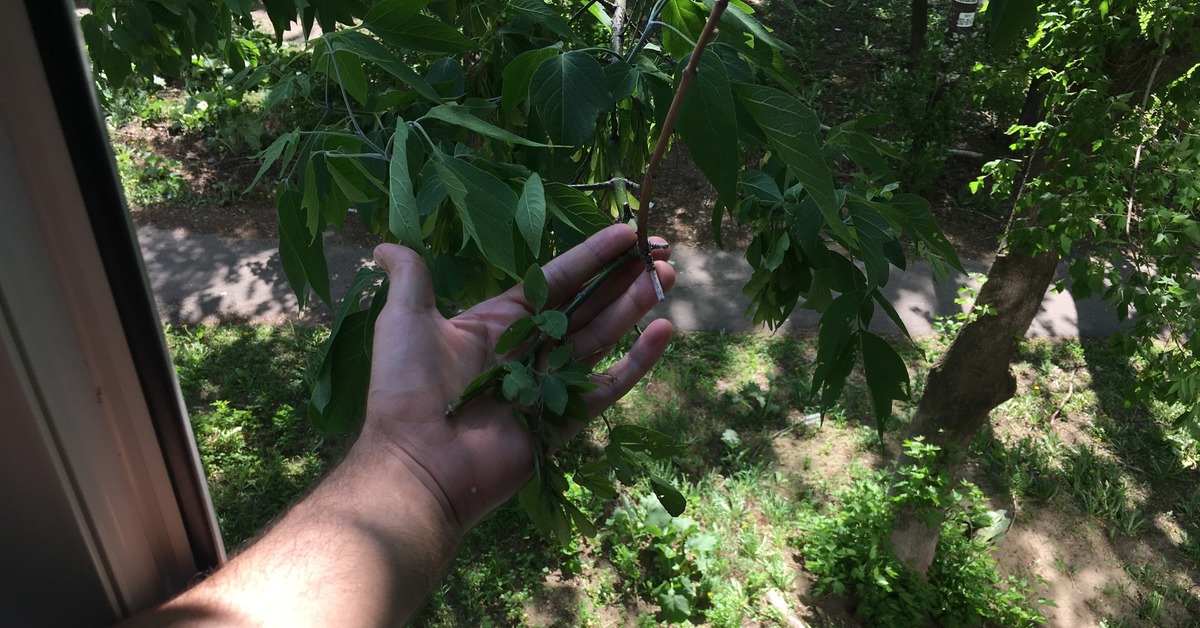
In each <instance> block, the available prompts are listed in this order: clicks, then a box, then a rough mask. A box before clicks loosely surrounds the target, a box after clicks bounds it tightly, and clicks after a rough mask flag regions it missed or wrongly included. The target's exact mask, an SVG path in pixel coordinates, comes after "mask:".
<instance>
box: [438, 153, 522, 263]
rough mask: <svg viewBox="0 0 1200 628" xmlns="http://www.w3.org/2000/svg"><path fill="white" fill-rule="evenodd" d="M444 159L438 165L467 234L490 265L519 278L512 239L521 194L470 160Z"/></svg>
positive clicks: (440, 175) (439, 172)
mask: <svg viewBox="0 0 1200 628" xmlns="http://www.w3.org/2000/svg"><path fill="white" fill-rule="evenodd" d="M440 157H441V158H440V159H438V160H436V161H435V163H434V166H435V167H436V168H437V173H438V176H439V177H440V178H441V180H442V185H444V186H445V187H446V191H447V192H448V193H449V194H450V199H451V200H452V201H454V206H455V208H456V209H458V216H459V218H461V219H462V222H463V227H464V229H466V232H467V234H468V235H470V236H471V239H473V240H474V241H475V242H476V243H478V244H479V249H480V251H482V252H483V255H484V257H486V258H487V260H488V261H489V262H491V263H492V264H493V265H494V266H496V267H497V268H499V269H501V270H503V271H504V272H506V273H508V274H509V275H511V276H512V277H517V276H518V275H517V268H516V257H515V250H514V247H513V238H512V221H513V218H514V217H515V216H516V213H517V195H516V194H515V193H514V192H513V191H512V189H510V188H509V187H508V186H507V185H505V184H504V182H503V181H501V180H499V179H497V178H496V177H495V176H493V175H491V174H489V173H487V172H485V171H483V170H480V169H479V168H476V167H475V166H473V165H471V164H469V163H467V162H466V161H463V160H461V159H448V158H445V156H444V155H443V156H440Z"/></svg>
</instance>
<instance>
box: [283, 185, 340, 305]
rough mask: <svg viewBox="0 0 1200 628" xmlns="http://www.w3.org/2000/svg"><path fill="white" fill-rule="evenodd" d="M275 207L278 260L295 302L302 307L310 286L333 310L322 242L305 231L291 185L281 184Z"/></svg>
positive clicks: (301, 211) (297, 193) (295, 191)
mask: <svg viewBox="0 0 1200 628" xmlns="http://www.w3.org/2000/svg"><path fill="white" fill-rule="evenodd" d="M275 206H276V209H277V210H278V212H279V260H280V262H281V263H282V264H283V272H284V274H285V275H287V278H288V283H290V284H291V285H292V290H293V291H294V292H295V293H296V300H297V301H298V302H299V305H300V307H301V308H303V307H304V306H305V304H306V303H307V302H308V290H307V287H308V286H310V285H311V286H312V288H313V292H316V293H317V296H319V297H321V300H322V301H324V302H325V303H326V304H330V307H332V305H331V304H332V303H333V299H332V298H331V297H330V294H329V268H328V266H327V265H326V263H325V249H324V240H322V239H321V238H320V237H316V238H314V237H313V236H312V234H310V233H309V231H308V229H307V228H306V226H305V220H304V210H303V207H302V201H301V196H300V193H299V191H297V190H296V188H295V187H294V186H292V185H291V184H290V183H286V182H285V183H283V184H281V185H280V186H279V189H278V190H277V191H276V193H275Z"/></svg>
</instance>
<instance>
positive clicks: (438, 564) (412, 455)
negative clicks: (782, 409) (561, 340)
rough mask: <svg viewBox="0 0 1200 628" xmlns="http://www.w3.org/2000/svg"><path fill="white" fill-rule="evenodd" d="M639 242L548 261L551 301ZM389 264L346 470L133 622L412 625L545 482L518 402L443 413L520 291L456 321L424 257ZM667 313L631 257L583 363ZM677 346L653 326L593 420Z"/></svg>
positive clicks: (607, 237) (598, 240) (518, 309)
mask: <svg viewBox="0 0 1200 628" xmlns="http://www.w3.org/2000/svg"><path fill="white" fill-rule="evenodd" d="M635 240H636V236H635V234H634V232H633V230H632V229H630V228H629V227H626V226H623V225H618V226H614V227H610V228H608V229H605V230H604V231H601V232H600V233H598V234H596V235H594V236H592V237H591V238H589V239H588V240H587V241H586V242H584V243H583V244H581V245H579V246H577V247H575V248H574V249H572V250H570V251H568V252H567V253H565V254H563V255H561V256H560V257H558V258H557V259H555V260H554V261H553V262H551V263H549V264H547V265H546V267H545V269H544V271H545V274H546V278H547V280H548V282H549V287H550V298H549V300H548V302H547V305H554V304H562V303H565V302H566V301H569V300H570V299H571V297H573V296H574V295H575V293H576V292H578V290H579V288H580V287H581V285H583V284H584V283H586V282H587V281H588V280H589V279H591V278H592V277H593V276H595V275H596V273H598V272H599V271H600V270H601V269H602V268H603V267H604V266H605V265H606V264H607V263H608V262H610V261H611V260H614V259H616V258H617V257H618V256H619V255H620V254H621V253H623V252H625V251H626V250H628V249H629V248H630V247H631V246H633V244H634V242H635ZM656 254H657V255H659V256H660V257H663V258H665V255H666V252H665V251H656ZM375 260H376V262H378V263H379V265H380V266H381V267H383V269H384V270H385V271H387V272H388V274H389V276H390V278H391V289H390V291H389V294H388V301H387V304H386V305H385V307H384V309H383V310H382V312H381V313H380V315H379V320H378V322H377V323H376V326H375V344H374V353H373V363H372V369H371V386H370V392H369V395H368V400H367V417H366V423H365V424H364V426H363V430H362V434H361V435H360V436H359V439H358V441H357V442H355V444H354V446H353V447H352V448H351V450H350V453H349V454H348V455H347V457H346V460H345V461H344V462H342V464H341V465H339V466H338V467H337V468H336V469H335V470H334V471H333V472H332V473H331V474H330V475H329V476H328V477H327V478H325V480H324V481H322V482H321V483H320V485H318V486H317V488H316V490H315V491H314V492H313V493H312V494H311V495H310V496H309V497H307V498H306V499H305V500H303V501H302V502H300V503H299V504H297V505H296V506H295V507H293V508H292V510H291V511H290V512H288V514H287V515H286V516H284V517H283V519H282V520H280V521H279V523H278V524H276V525H275V526H274V527H273V528H272V529H271V530H270V531H269V532H268V533H267V534H266V535H264V536H263V537H262V538H261V539H259V540H258V541H257V542H255V543H254V544H253V545H251V546H250V547H249V548H248V549H247V550H246V551H244V552H242V553H241V554H239V555H238V556H237V557H235V558H234V559H233V560H232V561H230V562H229V564H227V565H225V566H224V567H223V568H221V569H220V570H218V571H217V572H215V573H214V574H213V575H212V576H211V577H209V578H208V579H207V580H205V581H203V582H202V583H201V584H199V585H197V586H196V587H195V588H193V589H191V590H189V591H187V592H185V593H184V594H182V595H181V596H179V597H178V598H176V599H175V600H173V601H171V602H169V603H167V604H166V605H164V606H163V607H160V608H158V609H156V610H155V611H152V612H150V613H147V614H143V615H141V616H138V617H137V618H134V620H133V622H132V625H161V624H168V623H175V622H180V621H182V622H189V623H191V622H201V623H211V624H213V625H235V624H255V625H258V624H278V625H288V626H297V625H322V626H324V625H349V626H369V625H386V624H393V623H399V622H401V621H403V620H404V619H405V618H407V617H408V616H410V615H411V614H412V613H413V612H414V611H415V610H416V609H417V608H419V607H420V605H421V604H422V602H423V601H424V599H425V597H426V595H427V594H428V593H429V592H430V591H431V590H432V588H433V587H434V586H435V585H436V583H437V582H438V581H439V580H440V579H441V578H442V576H443V574H444V572H445V569H446V567H447V565H448V564H449V562H450V560H451V558H453V556H454V552H455V549H456V548H457V546H458V543H459V541H460V540H461V539H462V537H463V535H465V534H466V532H467V531H468V530H469V529H470V528H471V526H473V525H474V524H475V523H477V522H478V521H479V520H480V519H481V518H482V517H483V516H484V515H486V514H487V513H488V512H490V511H491V510H492V509H494V508H496V507H497V506H499V505H501V504H503V503H504V502H505V501H506V500H507V499H509V498H510V497H511V496H512V495H513V494H515V493H516V492H517V490H519V489H520V487H521V486H522V485H523V484H524V482H525V481H526V480H527V479H528V478H529V476H530V475H531V474H532V470H533V467H532V461H533V454H534V448H535V447H537V446H539V445H538V443H536V442H535V441H534V439H533V437H532V436H530V435H529V434H528V433H527V432H526V431H525V430H524V429H523V428H521V427H520V426H519V425H518V424H517V422H516V421H514V420H513V418H512V413H511V410H510V409H509V407H508V406H507V405H506V404H501V403H499V402H497V401H494V400H492V399H490V398H484V397H481V398H478V399H475V400H473V401H472V402H471V403H469V404H468V405H466V406H465V407H464V408H463V409H462V410H461V411H460V412H459V413H457V414H456V415H454V416H453V417H447V416H446V415H445V409H446V407H447V405H448V404H451V403H453V402H454V401H455V400H457V398H458V395H459V394H460V393H461V392H462V391H463V389H464V388H465V387H466V385H467V383H469V382H470V381H471V380H472V379H473V378H474V377H475V376H476V375H478V374H479V373H481V372H482V371H483V370H484V369H486V368H487V367H489V366H491V365H492V364H494V363H495V362H496V361H497V356H496V355H495V354H494V353H493V351H492V348H493V347H494V346H495V344H496V340H497V339H498V338H499V336H500V334H501V333H503V331H504V330H505V329H506V328H507V326H508V325H509V324H511V323H512V322H513V321H515V320H516V319H518V318H520V317H522V316H526V315H528V314H529V313H530V308H529V304H528V303H526V302H525V300H524V297H523V296H522V291H521V287H520V286H517V287H515V288H513V289H512V290H509V291H508V292H506V293H505V294H503V295H501V296H499V297H496V298H494V299H491V300H489V301H486V302H484V303H481V304H479V305H478V306H476V307H474V308H471V309H470V310H468V311H466V312H464V313H462V314H461V315H459V316H456V317H455V318H453V319H449V320H447V319H445V318H443V317H442V316H441V315H440V314H439V313H438V311H437V308H436V307H435V301H434V296H433V288H432V285H431V282H430V278H429V273H428V272H427V270H426V268H425V265H424V263H423V262H422V260H421V258H420V256H419V255H417V254H416V253H415V252H413V251H411V250H409V249H405V248H403V247H400V246H396V245H386V244H385V245H381V246H380V247H378V248H377V249H376V250H375ZM656 266H657V270H658V274H659V277H660V279H661V281H662V283H663V286H664V287H665V288H670V286H671V285H672V284H673V283H674V278H675V276H674V271H673V270H672V269H671V267H670V266H669V265H668V264H666V263H665V262H664V261H662V260H661V259H660V261H657V262H656ZM656 302H657V299H656V297H655V295H654V291H653V288H652V286H651V284H650V279H649V276H648V274H647V273H646V272H645V266H644V265H643V263H642V261H641V260H640V259H636V258H633V259H630V260H629V262H628V264H627V266H626V267H624V268H622V269H621V270H620V271H618V273H617V274H615V275H614V276H613V277H611V278H610V279H609V280H608V281H607V282H606V284H605V285H604V286H602V287H601V288H600V289H599V290H597V291H596V292H595V293H594V294H593V295H592V296H591V297H590V298H589V299H588V301H587V302H586V303H585V304H584V305H583V306H582V307H581V308H580V309H579V310H578V311H577V312H576V313H575V314H574V315H573V317H572V320H571V327H570V330H569V332H568V336H569V337H568V340H569V341H570V342H572V343H573V346H574V352H575V354H576V356H577V357H578V358H579V359H585V360H598V359H599V357H600V356H601V355H602V354H603V353H604V352H605V351H606V349H607V348H609V347H611V346H612V345H614V344H616V343H617V341H618V340H620V338H621V337H622V336H623V335H624V334H625V333H626V332H627V331H628V330H629V329H631V328H632V327H633V325H634V324H636V323H637V321H638V320H639V319H641V317H642V316H643V315H644V314H645V313H646V312H648V311H649V310H650V308H651V307H653V306H654V304H655V303H656ZM670 336H671V325H670V323H668V322H666V321H661V320H660V321H655V322H654V323H652V324H651V325H649V326H648V327H647V328H646V330H645V331H644V332H643V334H642V336H641V338H640V339H639V340H638V342H637V343H636V344H635V345H634V347H633V349H631V350H630V352H629V353H628V354H626V355H625V356H624V357H623V358H621V360H620V361H618V362H617V363H616V364H615V365H614V366H613V367H612V368H610V369H609V370H608V373H607V375H608V376H607V377H604V378H597V383H598V384H599V386H598V388H597V389H596V390H594V391H592V392H590V393H588V394H587V401H588V407H589V409H590V411H591V416H596V415H598V414H600V413H601V412H603V411H604V410H605V409H606V408H608V407H609V406H611V405H612V404H613V403H615V402H616V401H617V400H618V399H620V398H621V396H623V395H624V394H625V393H627V392H628V391H629V389H630V388H632V387H633V385H634V384H635V383H636V382H637V381H638V380H639V379H641V377H642V376H643V375H645V373H646V372H647V371H648V370H649V369H650V367H651V366H652V365H653V364H654V363H655V362H656V361H657V360H658V358H659V357H660V356H661V355H662V352H663V350H664V349H665V348H666V346H667V342H668V340H669V339H670Z"/></svg>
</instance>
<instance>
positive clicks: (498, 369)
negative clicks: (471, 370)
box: [459, 363, 504, 399]
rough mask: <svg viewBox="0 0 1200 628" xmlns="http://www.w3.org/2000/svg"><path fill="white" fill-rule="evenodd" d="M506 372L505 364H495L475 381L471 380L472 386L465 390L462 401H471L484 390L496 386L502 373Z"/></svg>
mask: <svg viewBox="0 0 1200 628" xmlns="http://www.w3.org/2000/svg"><path fill="white" fill-rule="evenodd" d="M503 371H504V364H503V363H501V364H493V365H491V366H490V367H488V369H487V370H485V371H484V372H482V373H480V374H479V375H478V376H476V377H475V379H473V380H471V383H470V384H467V387H466V388H465V389H463V392H462V395H460V396H459V398H460V399H470V398H471V397H473V396H475V395H477V394H479V393H480V392H481V391H482V390H483V389H485V388H487V387H489V386H494V385H495V384H496V382H498V381H499V380H500V373H502V372H503Z"/></svg>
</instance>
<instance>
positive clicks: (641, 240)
mask: <svg viewBox="0 0 1200 628" xmlns="http://www.w3.org/2000/svg"><path fill="white" fill-rule="evenodd" d="M727 6H729V0H717V2H716V3H714V4H713V9H712V13H710V14H709V16H708V21H707V22H705V23H704V30H702V31H700V37H698V38H697V39H696V47H695V48H693V49H692V56H691V58H690V59H688V64H687V67H685V68H684V70H683V75H682V76H681V77H680V79H679V89H677V90H675V98H674V99H673V100H672V101H671V108H670V109H668V110H667V117H666V119H664V120H663V125H662V129H661V130H660V131H659V134H658V143H657V144H656V145H655V146H654V154H653V155H652V156H651V157H650V163H649V164H648V165H647V166H646V173H645V175H644V176H643V177H642V193H641V195H640V196H639V198H638V215H637V234H638V249H639V251H640V252H641V254H642V257H643V259H644V260H645V261H646V269H647V271H648V272H649V273H650V274H651V276H652V277H653V278H654V287H655V292H656V293H658V300H659V301H661V300H662V299H663V296H662V288H661V287H660V286H659V282H658V274H657V273H655V272H654V261H653V259H651V257H650V244H649V240H648V239H647V238H648V234H647V231H646V228H647V225H648V223H649V221H648V220H647V218H648V216H649V212H650V198H651V192H652V191H653V190H652V189H653V187H654V173H655V171H657V170H658V166H659V164H660V163H662V158H663V155H664V154H665V153H666V152H667V144H668V143H670V139H671V132H672V131H673V130H674V129H675V117H676V116H678V115H679V109H680V107H681V106H682V105H683V98H684V96H686V95H687V92H688V89H689V88H690V87H691V86H692V81H693V80H694V79H695V78H696V68H697V67H698V66H699V64H700V57H701V55H703V54H704V49H705V48H707V47H708V42H709V40H710V39H712V35H713V32H714V31H715V30H716V29H717V22H719V21H720V20H721V14H722V13H724V12H725V7H727Z"/></svg>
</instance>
